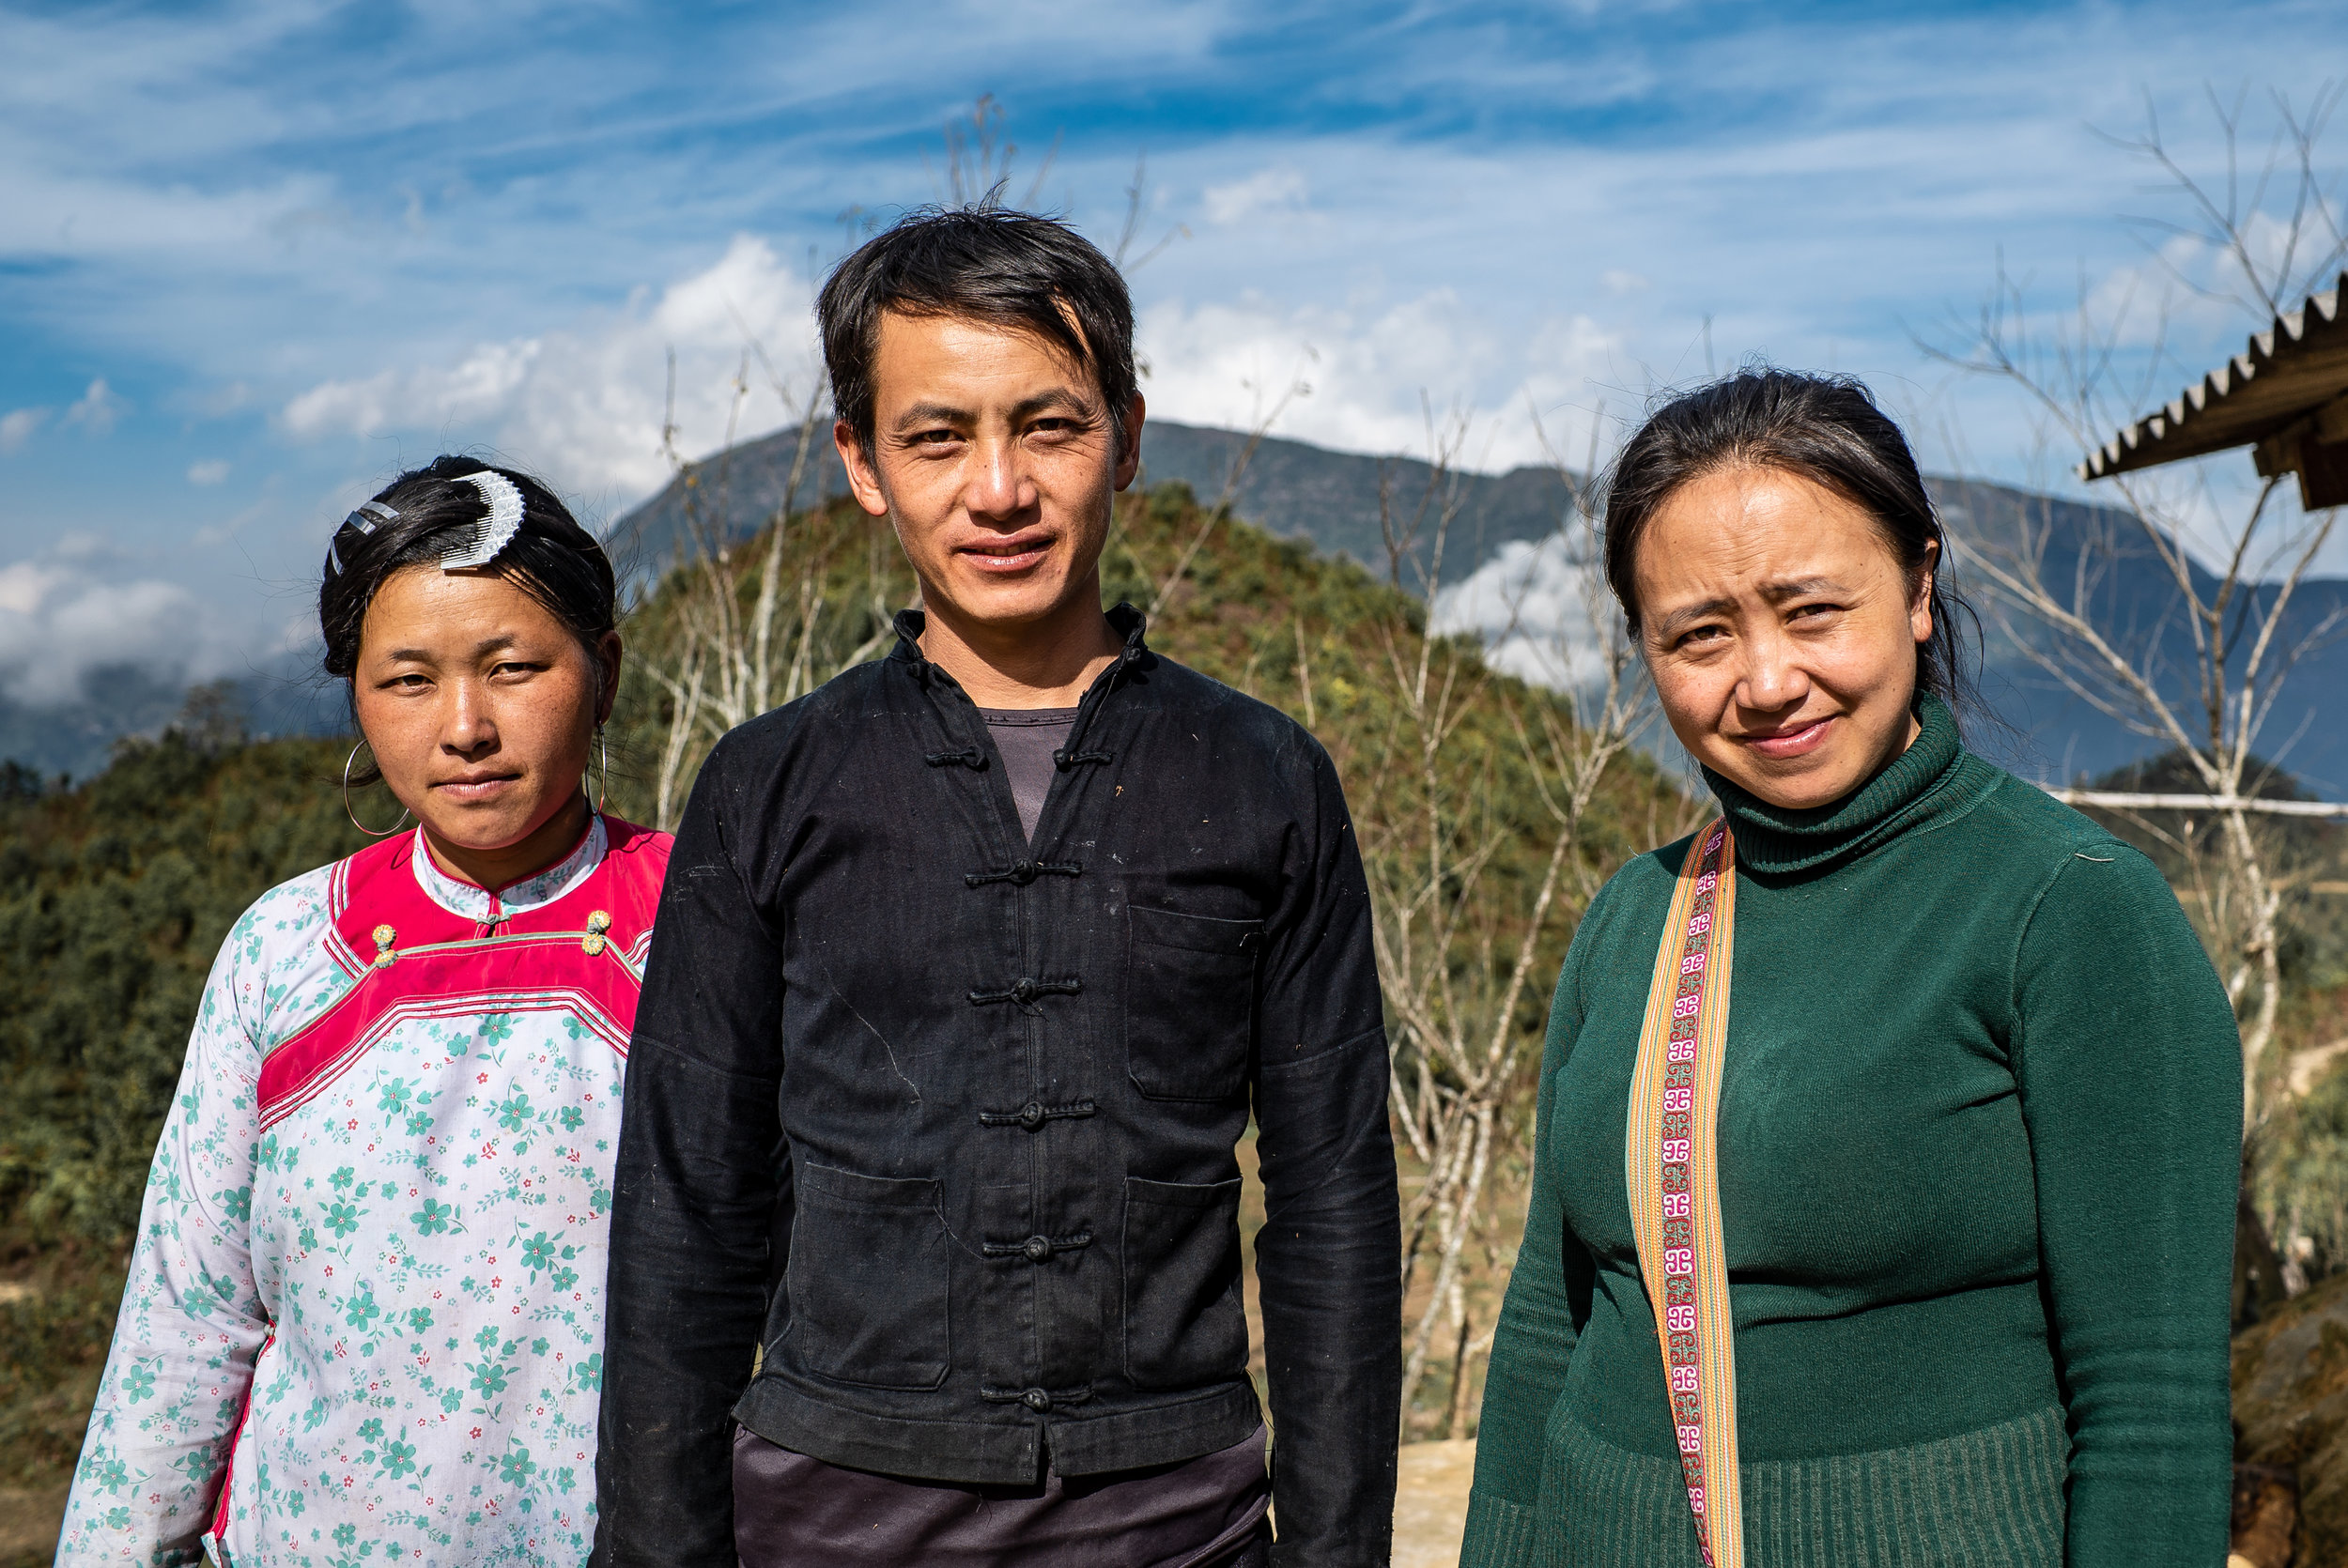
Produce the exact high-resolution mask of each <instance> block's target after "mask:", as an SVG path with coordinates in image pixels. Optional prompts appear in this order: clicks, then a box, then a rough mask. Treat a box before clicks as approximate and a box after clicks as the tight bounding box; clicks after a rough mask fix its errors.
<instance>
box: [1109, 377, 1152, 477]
mask: <svg viewBox="0 0 2348 1568" xmlns="http://www.w3.org/2000/svg"><path fill="white" fill-rule="evenodd" d="M1149 411H1150V409H1149V405H1148V404H1146V403H1144V402H1143V401H1142V398H1141V394H1140V393H1139V392H1135V393H1134V400H1133V401H1132V402H1131V403H1128V404H1127V405H1125V439H1124V441H1123V442H1122V444H1121V445H1120V447H1119V449H1118V453H1117V488H1119V489H1120V490H1122V489H1124V488H1125V487H1126V486H1128V485H1130V484H1133V482H1134V480H1135V477H1136V476H1137V475H1138V474H1139V473H1140V472H1141V421H1142V416H1143V415H1145V414H1147V413H1148V412H1149Z"/></svg>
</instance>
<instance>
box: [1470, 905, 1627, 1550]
mask: <svg viewBox="0 0 2348 1568" xmlns="http://www.w3.org/2000/svg"><path fill="white" fill-rule="evenodd" d="M1604 897H1605V895H1604V894H1603V893H1602V892H1601V893H1600V895H1599V901H1597V902H1593V904H1592V905H1591V907H1590V909H1589V911H1588V912H1587V914H1585V915H1584V916H1583V922H1582V927H1581V929H1580V930H1577V931H1576V932H1575V933H1574V942H1573V946H1572V948H1571V950H1570V951H1568V953H1567V955H1566V963H1565V968H1564V971H1563V973H1561V974H1560V975H1559V976H1557V994H1556V998H1555V1000H1554V1001H1552V1003H1551V1004H1550V1009H1549V1036H1548V1038H1547V1040H1546V1041H1545V1042H1544V1043H1543V1045H1542V1048H1541V1077H1540V1088H1539V1092H1538V1094H1537V1097H1536V1099H1535V1102H1534V1112H1533V1191H1532V1195H1531V1198H1530V1200H1529V1202H1528V1204H1527V1206H1526V1209H1525V1216H1524V1244H1523V1246H1522V1247H1521V1248H1519V1249H1518V1252H1517V1261H1516V1267H1515V1268H1513V1269H1512V1270H1511V1271H1510V1273H1509V1276H1508V1294H1507V1296H1506V1299H1504V1300H1503V1301H1502V1303H1501V1308H1500V1322H1499V1323H1498V1324H1497V1325H1496V1326H1495V1327H1494V1328H1493V1330H1492V1353H1491V1362H1490V1363H1489V1364H1488V1365H1487V1366H1486V1368H1485V1372H1484V1406H1483V1411H1482V1414H1481V1416H1480V1418H1479V1419H1478V1421H1477V1423H1476V1429H1475V1488H1474V1490H1473V1491H1472V1492H1471V1493H1470V1494H1469V1498H1468V1519H1467V1532H1466V1538H1465V1540H1464V1541H1463V1542H1462V1543H1461V1545H1460V1564H1461V1568H1521V1565H1523V1564H1527V1563H1530V1562H1532V1561H1533V1560H1534V1559H1533V1519H1534V1510H1535V1505H1536V1504H1537V1501H1538V1500H1539V1491H1540V1479H1541V1458H1542V1454H1543V1453H1544V1451H1545V1449H1546V1447H1547V1442H1548V1430H1549V1417H1550V1412H1551V1410H1552V1409H1553V1408H1554V1407H1555V1406H1556V1404H1557V1398H1558V1395H1559V1394H1561V1393H1563V1392H1564V1391H1565V1387H1566V1374H1567V1372H1568V1369H1570V1368H1571V1366H1572V1365H1573V1352H1574V1346H1575V1345H1576V1344H1577V1343H1578V1341H1579V1339H1580V1337H1581V1329H1580V1325H1581V1323H1582V1322H1583V1321H1585V1320H1586V1319H1587V1318H1588V1315H1589V1299H1590V1290H1591V1287H1592V1283H1593V1281H1594V1280H1595V1278H1596V1274H1597V1270H1596V1266H1595V1265H1594V1264H1593V1262H1592V1261H1591V1258H1590V1254H1589V1253H1588V1251H1587V1250H1586V1249H1584V1248H1583V1245H1582V1243H1581V1241H1580V1240H1579V1239H1578V1238H1577V1237H1574V1235H1573V1234H1572V1233H1571V1231H1570V1230H1568V1228H1567V1225H1566V1213H1565V1205H1564V1202H1563V1201H1562V1199H1561V1198H1560V1196H1559V1191H1558V1181H1557V1172H1556V1169H1555V1166H1554V1163H1553V1154H1552V1145H1551V1138H1552V1134H1551V1130H1550V1118H1551V1116H1552V1114H1553V1112H1554V1110H1555V1107H1556V1092H1557V1075H1558V1073H1559V1072H1560V1071H1562V1070H1563V1069H1564V1068H1565V1065H1566V1061H1567V1058H1568V1057H1570V1056H1571V1055H1572V1054H1573V1043H1574V1038H1575V1037H1576V1036H1577V1035H1578V1034H1579V1033H1580V1031H1581V1027H1582V995H1581V960H1582V958H1583V954H1584V952H1585V950H1586V945H1587V944H1588V943H1590V942H1593V941H1596V940H1597V939H1598V938H1599V934H1600V929H1601V927H1602V926H1603V924H1604V922H1603V920H1602V919H1601V918H1600V916H1599V905H1600V903H1602V901H1603V899H1604Z"/></svg>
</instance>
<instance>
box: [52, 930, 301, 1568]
mask: <svg viewBox="0 0 2348 1568" xmlns="http://www.w3.org/2000/svg"><path fill="white" fill-rule="evenodd" d="M268 905H269V900H268V899H264V900H263V901H262V903H260V904H256V905H255V907H254V909H253V910H251V911H249V912H247V914H246V915H244V917H243V919H241V920H240V921H239V923H238V925H237V927H236V929H235V930H232V931H230V933H229V935H228V940H227V941H226V942H224V944H222V945H221V951H220V957H219V958H218V959H217V960H215V961H214V962H213V965H212V972H211V976H210V977H209V979H208V980H207V981H206V983H205V987H204V997H203V1001H202V1003H201V1005H200V1006H199V1007H198V1010H197V1014H196V1022H195V1029H194V1032H193V1036H192V1037H191V1038H190V1040H189V1044H188V1055H187V1061H186V1063H185V1065H184V1066H183V1067H182V1068H181V1069H180V1073H179V1086H178V1092H177V1093H176V1094H175V1095H174V1096H173V1097H172V1102H171V1111H170V1114H169V1115H168V1116H166V1118H165V1119H164V1122H163V1132H162V1140H161V1141H160V1142H159V1143H158V1144H157V1145H156V1148H155V1162H154V1164H153V1165H152V1166H151V1167H150V1168H149V1170H148V1174H147V1198H146V1202H145V1203H144V1204H143V1205H142V1207H141V1209H140V1213H139V1230H138V1240H137V1242H136V1244H135V1246H134V1247H133V1249H132V1251H131V1275H130V1279H129V1281H128V1282H127V1283H126V1284H124V1286H123V1291H122V1311H121V1314H120V1315H119V1317H117V1318H116V1323H115V1338H114V1348H113V1350H112V1351H111V1353H109V1355H108V1356H107V1358H106V1370H105V1373H104V1375H103V1376H101V1377H100V1381H99V1385H98V1399H97V1404H96V1407H94V1408H93V1409H92V1410H91V1412H90V1422H89V1433H88V1436H87V1437H85V1439H84V1441H83V1445H82V1458H81V1463H80V1464H79V1465H78V1466H77V1467H76V1468H75V1469H74V1472H73V1486H72V1491H71V1493H70V1495H69V1497H68V1499H67V1502H66V1514H65V1527H64V1530H63V1531H62V1533H61V1534H60V1536H59V1539H58V1542H57V1558H56V1560H57V1562H58V1563H59V1564H60V1565H61V1568H95V1565H96V1564H99V1563H139V1564H142V1565H148V1564H151V1565H153V1568H180V1565H183V1564H187V1565H192V1564H194V1563H198V1562H201V1561H202V1560H204V1552H203V1545H202V1541H203V1536H204V1533H205V1531H207V1530H209V1529H210V1528H211V1515H212V1509H213V1506H214V1504H215V1501H216V1499H218V1498H219V1496H220V1484H221V1480H222V1476H223V1473H224V1470H225V1469H226V1468H227V1464H228V1453H229V1446H230V1443H231V1441H232V1440H233V1438H234V1437H235V1435H236V1430H237V1423H238V1421H239V1418H240V1417H241V1415H242V1414H243V1411H244V1405H245V1396H246V1391H247V1390H248V1388H249V1387H250V1385H251V1383H252V1380H253V1362H254V1358H255V1355H256V1354H258V1352H259V1350H260V1347H261V1342H262V1340H263V1339H264V1338H265V1337H266V1336H267V1334H268V1332H269V1317H268V1314H267V1312H266V1311H265V1309H264V1308H263V1305H262V1302H261V1299H260V1295H259V1292H258V1290H257V1289H256V1288H255V1284H254V1276H253V1260H252V1253H251V1215H252V1205H253V1176H254V1166H255V1159H256V1147H257V1145H258V1143H259V1140H260V1112H259V1105H258V1099H257V1097H256V1094H255V1090H256V1088H257V1086H258V1084H259V1081H260V1060H261V1050H260V1044H259V1033H260V1029H261V1022H260V1019H259V1017H258V1011H259V1007H260V1005H261V1003H262V1001H263V999H264V996H265V993H266V992H267V989H268V988H267V985H266V984H265V983H264V982H265V976H264V975H263V974H262V973H261V971H262V969H263V966H262V965H261V964H260V963H259V961H258V958H259V952H260V940H259V937H258V934H257V933H258V930H259V928H260V927H261V926H262V925H263V924H265V923H266V918H265V914H264V912H265V911H266V910H267V908H268Z"/></svg>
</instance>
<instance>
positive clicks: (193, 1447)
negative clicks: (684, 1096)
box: [57, 822, 623, 1568]
mask: <svg viewBox="0 0 2348 1568" xmlns="http://www.w3.org/2000/svg"><path fill="white" fill-rule="evenodd" d="M603 850H604V835H603V828H602V824H601V822H597V823H596V824H595V830H594V832H593V833H592V834H591V835H590V837H589V839H588V841H587V842H585V843H583V844H581V846H580V849H579V853H577V854H575V855H574V856H572V857H571V858H570V860H568V861H566V862H565V863H564V865H563V866H560V867H557V868H555V869H553V870H551V871H549V872H548V873H545V874H544V875H542V876H540V877H538V878H534V879H533V881H532V882H531V883H530V884H523V885H520V886H517V887H513V888H508V889H506V890H504V892H503V895H502V899H501V900H500V901H501V903H502V907H503V910H504V912H505V913H507V914H515V913H520V912H522V911H524V910H526V909H528V908H531V907H533V906H534V905H535V904H537V903H542V902H545V901H547V900H548V899H552V898H556V897H560V896H561V894H562V893H563V892H564V891H566V890H567V889H568V888H569V887H570V886H572V885H574V884H576V883H577V881H578V880H579V877H581V876H583V875H585V874H586V873H587V872H588V871H591V870H592V869H594V867H595V864H596V862H597V861H599V860H600V859H601V857H602V853H603ZM415 861H416V864H417V867H418V880H419V882H420V883H422V884H424V886H425V891H426V892H427V893H429V894H431V895H432V896H433V897H434V898H435V899H438V901H440V903H441V904H442V905H443V907H447V908H450V909H452V910H454V911H455V912H456V913H458V914H461V915H471V916H472V917H474V918H486V917H487V916H486V914H485V912H484V911H483V910H482V909H480V908H476V907H474V906H475V905H476V904H478V903H480V902H481V901H482V900H486V899H487V898H488V895H486V894H483V893H482V892H481V891H480V890H479V889H477V888H471V887H469V886H466V885H465V884H458V883H455V882H452V881H450V880H449V879H447V878H444V877H441V876H440V875H439V873H438V872H437V871H435V870H433V869H432V868H431V863H430V858H429V856H428V855H426V854H425V853H422V852H421V846H419V853H417V854H416V856H415ZM328 876H329V872H328V870H327V869H320V870H317V871H313V872H310V873H308V874H307V875H304V876H301V877H297V878H295V879H294V880H293V881H291V882H288V883H286V884H284V885H282V886H279V887H277V888H274V889H272V890H271V891H270V892H269V893H267V894H265V895H264V896H263V897H262V898H261V899H260V900H259V901H258V902H256V903H255V905H254V906H253V907H252V909H250V910H249V911H247V912H246V914H245V915H244V916H243V917H242V918H241V919H240V920H239V921H238V923H237V925H236V927H235V929H234V930H232V931H231V932H230V934H229V937H228V940H227V942H226V943H225V944H224V945H223V947H222V949H221V953H220V957H219V960H218V961H217V962H216V963H215V964H214V965H213V969H212V974H211V977H210V980H209V984H208V985H207V987H206V990H205V993H204V1000H203V1005H202V1007H201V1010H200V1013H199V1016H198V1018H197V1021H196V1025H195V1030H194V1034H193V1038H192V1040H191V1042H190V1045H189V1050H188V1058H187V1066H186V1068H185V1069H184V1071H183V1072H182V1074H181V1076H180V1081H179V1087H178V1099H177V1100H176V1102H175V1103H174V1105H173V1107H172V1111H171V1114H170V1117H169V1120H168V1121H167V1123H166V1125H165V1127H164V1130H163V1135H162V1142H161V1144H160V1145H159V1146H158V1148H157V1150H156V1154H155V1163H154V1167H153V1170H152V1173H151V1175H150V1176H149V1177H148V1183H147V1198H146V1205H145V1210H144V1213H143V1215H142V1218H141V1221H140V1231H139V1237H138V1241H137V1245H136V1248H135V1251H134V1253H133V1254H132V1258H131V1278H130V1283H129V1285H128V1287H127V1289H126V1290H125V1292H124V1295H123V1302H122V1315H121V1318H120V1321H119V1323H118V1324H117V1326H116V1333H115V1343H114V1349H113V1353H112V1355H111V1357H110V1358H109V1360H108V1361H107V1364H106V1370H105V1375H104V1378H103V1380H102V1382H101V1383H100V1389H99V1394H98V1401H97V1407H96V1409H95V1411H94V1412H93V1415H92V1417H91V1421H90V1429H89V1436H88V1438H87V1440H86V1442H85V1446H84V1449H83V1453H82V1459H81V1464H80V1467H79V1468H78V1469H77V1471H76V1473H75V1478H74V1483H73V1488H72V1495H71V1499H70V1502H69V1505H68V1509H67V1514H66V1520H65V1528H64V1532H63V1535H62V1538H61V1540H60V1542H59V1546H58V1557H57V1560H58V1562H59V1563H60V1564H65V1565H82V1564H97V1563H139V1564H153V1565H157V1568H163V1565H172V1564H182V1563H195V1562H199V1561H202V1560H205V1557H206V1554H207V1547H208V1545H210V1546H211V1549H212V1552H213V1555H214V1556H215V1557H220V1556H224V1558H225V1560H228V1561H230V1562H233V1563H235V1564H237V1565H238V1568H257V1565H262V1564H266V1565H270V1568H280V1565H282V1568H360V1565H362V1564H364V1565H366V1568H382V1565H385V1564H405V1563H418V1562H421V1563H435V1564H439V1563H452V1564H453V1563H466V1564H517V1565H518V1564H565V1565H571V1564H578V1563H580V1562H583V1561H584V1560H586V1557H587V1553H588V1548H589V1545H590V1544H591V1543H592V1541H593V1538H594V1533H595V1413H596V1405H597V1400H598V1394H599V1390H600V1385H601V1378H602V1366H603V1358H602V1349H603V1284H604V1257H605V1237H606V1232H607V1227H608V1219H609V1215H610V1203H611V1192H610V1176H611V1163H612V1158H613V1154H614V1152H615V1150H616V1147H617V1145H618V1141H619V1119H620V1087H621V1076H622V1066H623V1064H622V1061H621V1058H620V1055H619V1053H617V1052H615V1051H614V1050H613V1049H612V1047H611V1045H610V1043H609V1042H608V1041H607V1040H605V1039H604V1038H601V1037H599V1036H598V1035H597V1034H596V1033H595V1032H594V1031H593V1030H591V1029H590V1028H588V1027H587V1026H586V1025H585V1024H584V1023H582V1022H581V1021H580V1020H579V1018H578V1017H576V1016H574V1015H572V1014H571V1013H569V1012H566V1011H563V1010H559V1009H554V1008H548V1010H541V1011H527V1010H483V1011H480V1012H478V1013H470V1012H458V1013H455V1014H447V1013H443V1015H442V1016H436V1017H419V1018H414V1019H410V1020H407V1021H405V1022H395V1023H394V1024H393V1025H392V1026H391V1028H390V1030H389V1032H388V1033H387V1034H385V1035H384V1036H383V1037H382V1038H379V1039H377V1040H376V1041H375V1042H374V1043H373V1044H372V1045H371V1046H370V1047H369V1048H368V1049H367V1051H366V1053H365V1054H364V1056H363V1057H362V1058H361V1059H360V1060H359V1062H358V1063H357V1065H356V1066H355V1067H353V1068H351V1069H350V1070H348V1071H347V1072H345V1073H343V1074H342V1075H341V1076H340V1077H338V1078H336V1079H334V1080H333V1081H332V1085H331V1087H330V1088H328V1089H327V1090H326V1091H325V1092H324V1093H322V1094H320V1095H317V1097H315V1098H313V1099H310V1100H308V1101H307V1102H306V1103H303V1104H302V1105H301V1108H300V1109H299V1110H297V1111H295V1112H294V1113H293V1114H292V1115H290V1116H288V1118H287V1119H286V1120H285V1121H283V1122H281V1123H279V1124H277V1125H276V1126H274V1127H272V1128H271V1129H270V1130H269V1131H268V1132H267V1133H264V1132H263V1131H262V1130H261V1127H260V1121H261V1117H260V1113H259V1108H258V1105H257V1102H256V1092H255V1091H256V1088H257V1084H258V1082H259V1078H260V1072H261V1066H262V1063H263V1061H264V1060H265V1059H266V1058H267V1056H268V1054H269V1053H270V1051H271V1050H272V1049H273V1048H274V1047H275V1046H276V1045H277V1044H278V1043H279V1042H281V1041H283V1040H285V1039H286V1037H287V1036H289V1035H291V1034H292V1033H293V1032H294V1031H295V1030H297V1029H299V1028H300V1027H301V1025H302V1024H303V1023H304V1022H308V1021H309V1020H311V1019H314V1018H316V1017H317V1015H318V1014H319V1013H320V1012H321V1011H323V1010H324V1009H325V1008H326V1007H328V1006H330V1005H331V1004H332V1002H333V1001H334V1000H335V999H336V998H337V997H339V996H341V995H342V994H343V993H344V992H346V991H347V990H348V987H349V986H350V984H351V981H350V978H349V976H347V975H346V974H345V973H344V972H343V971H342V970H341V969H340V968H338V967H337V966H336V965H335V964H334V963H333V961H332V960H331V958H330V957H329V956H328V953H327V950H326V947H325V945H324V944H323V942H322V938H323V936H324V935H325V933H326V931H327V930H328V911H327V904H326V899H327V890H328ZM582 961H583V958H582ZM256 1358H257V1365H256ZM248 1389H249V1390H250V1395H251V1397H250V1400H249V1402H248V1399H247V1392H248ZM224 1470H225V1471H226V1472H227V1475H228V1480H227V1506H226V1510H225V1516H224V1520H223V1523H222V1529H221V1531H220V1538H219V1540H218V1542H217V1543H216V1544H212V1543H209V1539H208V1532H209V1530H211V1528H212V1523H213V1517H214V1514H215V1512H216V1511H217V1510H218V1509H219V1507H220V1500H219V1499H220V1494H221V1490H222V1480H223V1474H224Z"/></svg>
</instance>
